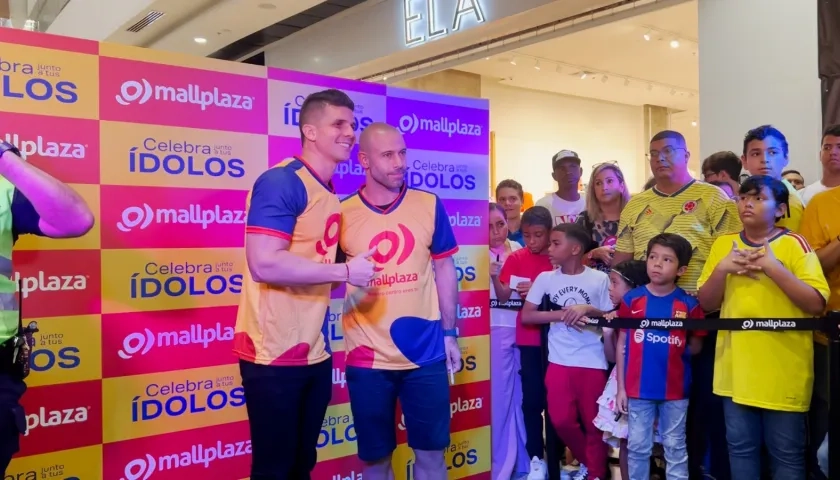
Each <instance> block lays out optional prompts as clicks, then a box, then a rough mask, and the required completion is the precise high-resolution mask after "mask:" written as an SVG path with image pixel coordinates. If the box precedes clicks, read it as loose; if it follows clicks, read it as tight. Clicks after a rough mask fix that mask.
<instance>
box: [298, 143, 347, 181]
mask: <svg viewBox="0 0 840 480" xmlns="http://www.w3.org/2000/svg"><path fill="white" fill-rule="evenodd" d="M300 156H301V157H302V158H303V160H304V161H305V162H306V164H307V165H309V168H311V169H312V170H313V171H314V172H315V173H316V174H317V175H318V177H319V179H320V180H321V181H322V182H324V183H329V182H330V180H332V176H333V173H335V167H336V166H337V165H338V164H337V163H336V162H335V161H334V160H332V159H330V158H328V157H325V156H324V155H321V153H319V152H318V151H317V150H315V148H308V147H307V145H306V144H304V146H303V148H302V149H301V152H300Z"/></svg>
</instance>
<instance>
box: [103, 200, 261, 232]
mask: <svg viewBox="0 0 840 480" xmlns="http://www.w3.org/2000/svg"><path fill="white" fill-rule="evenodd" d="M152 222H154V223H163V224H182V225H201V228H202V229H204V230H206V229H207V228H208V226H210V225H244V224H245V210H229V209H225V208H222V207H221V206H220V205H214V206H211V207H210V208H204V207H203V206H201V205H200V204H191V205H189V206H188V207H187V208H157V209H155V208H152V207H151V206H150V205H149V204H148V203H144V204H143V206H142V207H138V206H130V207H126V208H125V210H123V212H122V218H121V220H120V221H118V222H117V228H118V229H119V230H120V231H121V232H126V233H127V232H130V231H132V230H133V229H134V228H135V227H139V228H140V230H145V229H146V228H148V227H149V225H151V224H152Z"/></svg>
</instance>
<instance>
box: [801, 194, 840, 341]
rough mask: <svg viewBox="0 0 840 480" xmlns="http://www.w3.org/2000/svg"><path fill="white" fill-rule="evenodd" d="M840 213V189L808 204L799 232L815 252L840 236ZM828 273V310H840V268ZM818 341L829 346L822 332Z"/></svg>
mask: <svg viewBox="0 0 840 480" xmlns="http://www.w3.org/2000/svg"><path fill="white" fill-rule="evenodd" d="M838 212H840V188H832V189H830V190H826V191H824V192H820V193H818V194H816V195H814V197H813V198H812V199H811V201H810V202H808V207H807V208H806V209H805V213H804V214H803V215H802V225H800V228H799V231H800V233H802V236H803V237H805V240H808V243H809V244H810V245H811V248H813V249H814V250H819V249H821V248H823V247H825V246H826V245H828V244H829V243H831V241H832V240H834V239H836V238H837V237H838V236H840V223H838V222H837V217H836V215H837V214H838ZM825 273H826V279H827V280H828V286H829V288H830V289H831V295H830V296H829V297H828V305H827V308H826V310H840V268H834V269H832V270H830V271H828V272H825ZM816 338H817V340H818V341H819V342H820V343H823V344H827V341H828V339H827V338H826V337H825V335H824V334H823V333H822V332H817V335H816Z"/></svg>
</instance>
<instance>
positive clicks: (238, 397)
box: [131, 375, 245, 423]
mask: <svg viewBox="0 0 840 480" xmlns="http://www.w3.org/2000/svg"><path fill="white" fill-rule="evenodd" d="M143 393H144V395H142V396H141V395H137V396H135V397H134V398H132V400H131V422H132V423H138V422H147V421H153V420H158V419H160V418H161V417H164V418H165V417H179V416H181V415H184V414H190V415H195V414H201V413H206V412H213V411H218V410H222V409H224V408H226V407H242V406H244V405H245V391H244V389H243V388H242V387H235V386H234V377H233V375H227V376H224V377H219V378H217V379H216V380H215V381H213V380H211V379H205V380H197V381H193V380H184V381H181V382H172V383H168V384H163V385H161V384H158V383H151V384H149V385H147V386H146V388H145V389H144V391H143Z"/></svg>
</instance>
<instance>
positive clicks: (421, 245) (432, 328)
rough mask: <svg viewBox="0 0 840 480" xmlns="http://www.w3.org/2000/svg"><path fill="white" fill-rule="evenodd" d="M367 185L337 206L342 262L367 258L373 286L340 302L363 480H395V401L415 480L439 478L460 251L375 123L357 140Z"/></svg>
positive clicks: (398, 142) (394, 138) (434, 200)
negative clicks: (372, 268)
mask: <svg viewBox="0 0 840 480" xmlns="http://www.w3.org/2000/svg"><path fill="white" fill-rule="evenodd" d="M359 164H360V165H361V166H362V167H363V168H364V169H365V184H364V185H362V186H361V187H360V188H359V190H358V191H357V192H356V193H355V194H353V195H351V196H349V197H347V198H345V199H344V200H343V201H342V202H341V234H340V236H339V246H340V251H339V259H340V257H341V256H345V257H346V258H348V259H351V260H350V262H352V261H353V260H354V259H356V258H359V256H364V255H367V254H368V253H372V256H371V257H370V258H371V260H372V261H374V262H375V264H376V267H375V272H376V273H375V276H374V278H373V279H372V280H371V281H370V282H368V283H367V284H366V285H361V286H352V285H350V286H348V287H347V293H346V296H345V299H344V314H343V315H342V325H343V327H344V344H345V347H346V350H347V357H346V358H347V388H348V390H349V392H350V409H351V411H352V412H353V421H354V427H355V430H356V435H357V445H358V454H359V458H360V459H361V460H362V461H363V462H364V463H365V466H364V472H363V473H362V476H363V477H364V478H365V479H366V480H386V479H388V478H393V475H394V474H393V471H392V469H391V454H392V453H393V451H394V449H395V448H396V446H397V439H396V434H395V421H394V420H395V417H396V404H397V400H399V402H400V406H401V407H402V411H403V417H404V418H405V427H406V430H407V433H408V445H409V447H411V448H412V449H413V450H414V458H415V463H414V472H415V477H416V478H418V479H419V478H426V479H444V478H446V471H447V467H446V463H445V459H444V450H445V449H446V448H447V447H449V445H450V442H449V425H450V418H451V417H450V415H451V412H450V402H449V378H450V376H452V375H454V373H455V372H457V371H459V370H460V369H461V350H460V348H459V347H458V331H457V329H456V325H455V322H456V319H457V309H458V278H457V272H456V270H455V263H454V261H453V259H452V255H454V254H455V253H456V252H457V251H458V244H457V243H456V241H455V234H454V233H453V231H452V226H451V225H450V223H449V215H447V213H446V210H445V209H444V207H443V202H441V200H440V198H438V197H437V195H434V194H432V193H429V192H425V191H421V190H415V189H413V188H408V187H407V186H406V184H405V174H406V147H405V141H404V140H403V137H402V134H401V133H400V132H399V131H398V130H397V129H396V128H394V127H392V126H390V125H387V124H385V123H372V124H370V125H368V126H367V128H365V130H364V131H363V132H362V135H361V139H360V140H359Z"/></svg>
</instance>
